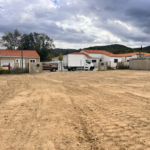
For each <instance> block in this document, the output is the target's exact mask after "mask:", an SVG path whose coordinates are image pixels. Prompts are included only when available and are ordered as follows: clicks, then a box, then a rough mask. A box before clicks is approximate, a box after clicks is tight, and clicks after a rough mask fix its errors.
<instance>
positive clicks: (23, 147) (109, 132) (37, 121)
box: [0, 70, 150, 150]
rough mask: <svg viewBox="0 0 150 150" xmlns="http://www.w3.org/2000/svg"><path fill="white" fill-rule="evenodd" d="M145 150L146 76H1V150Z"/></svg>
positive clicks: (149, 121)
mask: <svg viewBox="0 0 150 150" xmlns="http://www.w3.org/2000/svg"><path fill="white" fill-rule="evenodd" d="M13 149H14V150H150V72H148V71H131V70H124V71H93V72H90V71H87V72H63V73H41V74H26V75H1V76H0V150H13Z"/></svg>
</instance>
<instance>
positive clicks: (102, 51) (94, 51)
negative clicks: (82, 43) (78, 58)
mask: <svg viewBox="0 0 150 150" xmlns="http://www.w3.org/2000/svg"><path fill="white" fill-rule="evenodd" d="M82 51H84V52H86V53H94V54H104V55H107V56H110V57H121V56H117V55H116V54H113V53H110V52H107V51H104V50H82Z"/></svg>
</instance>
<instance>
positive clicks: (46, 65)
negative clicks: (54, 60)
mask: <svg viewBox="0 0 150 150" xmlns="http://www.w3.org/2000/svg"><path fill="white" fill-rule="evenodd" d="M43 70H50V71H54V72H55V71H56V70H58V67H57V66H55V65H52V64H49V63H43Z"/></svg>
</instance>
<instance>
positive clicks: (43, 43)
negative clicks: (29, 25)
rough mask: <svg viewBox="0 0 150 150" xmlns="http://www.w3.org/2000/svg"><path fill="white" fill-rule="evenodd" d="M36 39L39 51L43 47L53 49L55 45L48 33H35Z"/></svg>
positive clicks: (36, 46) (36, 47)
mask: <svg viewBox="0 0 150 150" xmlns="http://www.w3.org/2000/svg"><path fill="white" fill-rule="evenodd" d="M33 37H34V41H35V45H34V46H35V49H36V50H37V51H41V50H42V49H47V50H48V49H52V48H54V47H55V45H54V44H53V42H54V41H53V39H51V38H50V37H48V35H46V34H44V33H36V32H34V33H33Z"/></svg>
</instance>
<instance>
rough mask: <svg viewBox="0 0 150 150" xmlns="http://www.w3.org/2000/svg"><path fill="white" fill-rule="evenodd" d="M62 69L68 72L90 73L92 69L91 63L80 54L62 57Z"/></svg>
mask: <svg viewBox="0 0 150 150" xmlns="http://www.w3.org/2000/svg"><path fill="white" fill-rule="evenodd" d="M63 67H64V69H68V71H71V70H72V71H75V70H76V69H82V70H91V71H92V70H93V69H94V65H93V63H91V62H90V61H89V60H88V59H87V58H86V56H85V55H80V54H68V55H63Z"/></svg>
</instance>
